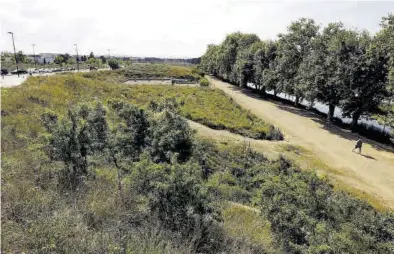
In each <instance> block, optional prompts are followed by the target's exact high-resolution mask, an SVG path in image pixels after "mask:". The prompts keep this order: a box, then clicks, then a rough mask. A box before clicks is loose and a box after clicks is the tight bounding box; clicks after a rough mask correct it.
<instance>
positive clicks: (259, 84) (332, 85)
mask: <svg viewBox="0 0 394 254" xmlns="http://www.w3.org/2000/svg"><path fill="white" fill-rule="evenodd" d="M382 20H383V21H382V24H381V26H382V30H381V31H379V32H378V33H377V34H376V35H375V36H370V35H369V34H367V33H366V32H358V31H355V30H347V29H345V28H344V27H343V24H342V23H341V22H338V23H330V24H328V25H327V26H326V27H325V28H324V29H323V30H322V31H320V29H319V26H317V25H316V24H315V22H314V21H313V20H312V19H306V18H301V19H299V20H297V21H295V22H292V23H291V24H290V25H289V26H288V29H287V32H286V33H284V34H279V35H278V39H277V40H276V41H273V42H272V41H260V40H259V39H258V38H257V36H255V35H250V34H242V33H239V32H237V33H233V34H230V35H228V36H226V38H225V39H224V40H223V42H222V43H221V44H219V45H208V48H207V51H206V52H205V54H204V55H203V56H202V57H201V65H200V66H201V68H202V69H203V70H204V71H206V72H208V73H210V74H213V75H215V76H217V77H219V78H221V79H224V80H226V81H229V82H231V83H234V84H236V85H239V86H242V87H245V86H246V85H247V83H248V82H252V83H254V86H255V89H257V90H259V91H261V93H263V94H264V93H265V91H273V92H274V95H276V94H277V93H280V92H284V93H286V94H288V95H293V96H294V97H295V104H296V106H297V105H298V104H299V102H301V101H302V99H306V100H308V101H309V103H310V107H312V106H313V104H314V102H315V101H316V100H317V101H320V102H322V103H324V104H327V105H328V107H329V112H328V114H327V118H328V120H329V121H331V120H332V118H333V116H334V110H335V108H336V107H340V108H341V109H342V112H343V116H346V117H351V118H352V129H353V130H356V129H357V128H356V125H357V123H358V120H359V118H360V117H361V116H362V115H364V116H370V115H371V114H376V113H378V114H379V109H378V108H379V107H384V106H385V105H387V101H392V100H393V95H394V92H393V91H394V89H393V87H394V85H393V84H394V83H393V82H392V80H394V78H393V77H394V67H393V66H394V60H393V59H394V58H393V57H392V56H393V55H394V46H393V43H392V42H393V41H394V38H393V34H394V32H393V25H392V23H393V22H392V20H393V15H388V16H387V17H383V19H382ZM366 84H368V85H366ZM384 111H386V112H387V110H384ZM386 115H387V114H386ZM378 118H380V119H386V120H384V121H385V122H387V123H388V124H389V122H390V121H391V120H390V119H388V118H384V117H378Z"/></svg>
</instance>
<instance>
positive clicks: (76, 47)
mask: <svg viewBox="0 0 394 254" xmlns="http://www.w3.org/2000/svg"><path fill="white" fill-rule="evenodd" d="M74 46H75V51H77V70H78V71H79V56H78V45H77V44H74Z"/></svg>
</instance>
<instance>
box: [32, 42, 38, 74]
mask: <svg viewBox="0 0 394 254" xmlns="http://www.w3.org/2000/svg"><path fill="white" fill-rule="evenodd" d="M32 46H33V57H34V68H36V69H37V59H36V53H35V51H34V46H36V44H32Z"/></svg>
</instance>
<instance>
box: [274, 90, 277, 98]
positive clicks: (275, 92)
mask: <svg viewBox="0 0 394 254" xmlns="http://www.w3.org/2000/svg"><path fill="white" fill-rule="evenodd" d="M276 94H277V91H276V89H274V96H275V97H276Z"/></svg>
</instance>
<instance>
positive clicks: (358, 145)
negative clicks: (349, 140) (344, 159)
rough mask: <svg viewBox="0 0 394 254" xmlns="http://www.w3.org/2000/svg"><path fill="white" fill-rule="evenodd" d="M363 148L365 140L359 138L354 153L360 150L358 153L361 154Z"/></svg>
mask: <svg viewBox="0 0 394 254" xmlns="http://www.w3.org/2000/svg"><path fill="white" fill-rule="evenodd" d="M362 146H363V140H362V139H361V138H359V139H358V140H357V141H356V145H355V146H354V148H353V150H352V152H354V150H356V149H357V148H358V153H361V147H362Z"/></svg>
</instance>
